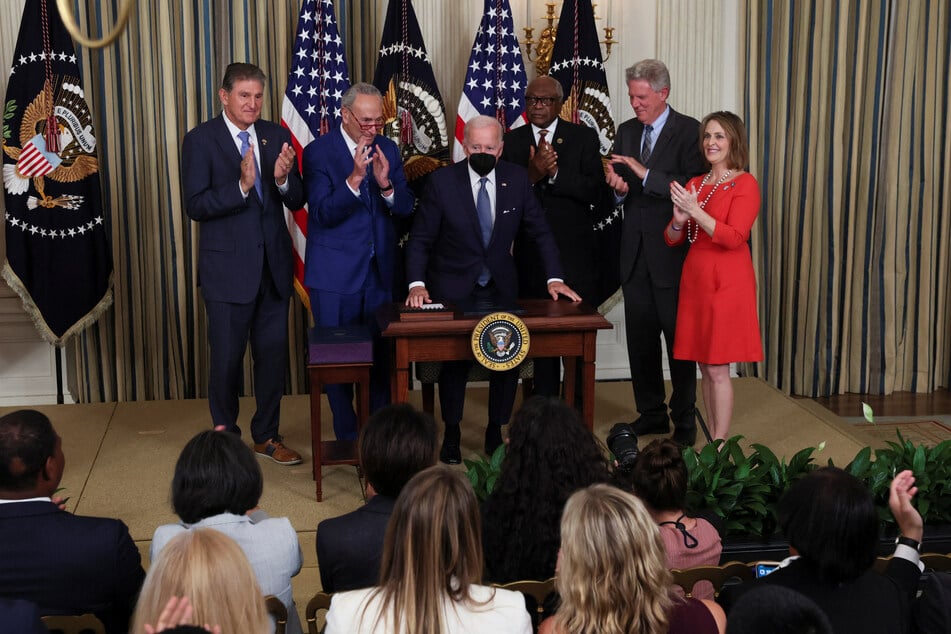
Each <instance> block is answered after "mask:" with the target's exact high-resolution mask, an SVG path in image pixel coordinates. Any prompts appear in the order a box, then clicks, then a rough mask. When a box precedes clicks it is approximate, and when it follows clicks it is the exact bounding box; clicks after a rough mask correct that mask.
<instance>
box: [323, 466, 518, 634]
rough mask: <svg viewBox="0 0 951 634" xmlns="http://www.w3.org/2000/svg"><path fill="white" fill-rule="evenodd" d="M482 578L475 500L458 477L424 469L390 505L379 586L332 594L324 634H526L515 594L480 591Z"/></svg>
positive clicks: (446, 470) (439, 468) (441, 469)
mask: <svg viewBox="0 0 951 634" xmlns="http://www.w3.org/2000/svg"><path fill="white" fill-rule="evenodd" d="M481 579H482V539H481V535H480V521H479V507H478V504H477V502H476V497H475V493H473V491H472V487H471V485H470V484H469V481H468V480H466V478H465V476H464V475H463V474H462V473H460V472H458V471H454V470H452V469H450V468H449V467H445V466H436V467H430V468H429V469H426V470H424V471H421V472H420V473H418V474H416V475H415V476H413V478H412V479H411V480H410V481H409V482H408V483H407V484H406V486H405V487H404V488H403V491H402V492H401V493H400V496H399V498H397V500H396V505H395V507H394V508H393V515H392V516H391V517H390V523H389V526H388V527H387V530H386V539H385V541H384V544H383V561H382V565H381V566H380V585H379V586H378V587H376V588H366V589H363V590H354V591H351V592H343V593H338V594H335V595H334V597H333V602H332V603H331V605H330V611H329V612H328V613H327V629H326V634H339V633H346V634H351V633H354V632H356V633H361V634H362V633H371V632H372V633H376V632H379V633H384V632H385V633H387V634H402V633H406V634H416V633H418V632H426V633H427V634H439V633H442V634H450V633H456V632H473V633H474V632H493V633H498V634H505V633H509V632H511V633H513V634H530V632H531V631H532V626H531V620H530V618H529V615H528V612H527V611H526V610H525V601H524V599H523V598H522V595H521V594H519V593H517V592H511V591H508V590H502V589H495V588H490V587H486V586H483V585H479V582H480V581H481Z"/></svg>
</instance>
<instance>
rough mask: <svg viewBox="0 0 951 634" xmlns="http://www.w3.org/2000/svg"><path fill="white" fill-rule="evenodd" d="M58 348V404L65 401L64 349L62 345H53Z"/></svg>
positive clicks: (55, 348)
mask: <svg viewBox="0 0 951 634" xmlns="http://www.w3.org/2000/svg"><path fill="white" fill-rule="evenodd" d="M53 349H54V350H56V404H57V405H62V404H63V403H65V402H66V401H65V399H64V398H63V349H62V348H61V347H60V346H53Z"/></svg>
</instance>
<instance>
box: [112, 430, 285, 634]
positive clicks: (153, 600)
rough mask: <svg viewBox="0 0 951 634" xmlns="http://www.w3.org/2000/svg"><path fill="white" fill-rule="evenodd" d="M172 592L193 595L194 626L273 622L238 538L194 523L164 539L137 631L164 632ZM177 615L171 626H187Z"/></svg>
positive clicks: (250, 627) (248, 631)
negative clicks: (187, 528) (192, 526)
mask: <svg viewBox="0 0 951 634" xmlns="http://www.w3.org/2000/svg"><path fill="white" fill-rule="evenodd" d="M215 433H219V434H221V435H223V436H232V434H229V433H227V432H215ZM234 438H236V439H237V436H234ZM239 442H240V440H239ZM249 451H250V449H249ZM173 597H178V598H179V599H182V598H185V599H187V600H188V603H189V605H190V606H191V618H192V622H191V623H190V625H199V624H200V626H204V628H205V629H208V630H211V631H215V632H224V633H225V634H232V633H234V634H237V633H238V632H240V633H241V634H266V633H267V632H270V631H271V630H272V627H273V626H272V624H271V621H270V620H269V619H268V615H267V609H266V608H265V605H264V595H263V594H261V590H260V588H259V587H258V579H257V576H256V575H255V571H254V570H253V569H252V568H251V564H250V563H249V562H248V558H247V557H245V555H244V552H243V551H242V549H241V547H240V546H239V545H238V544H237V542H235V541H234V540H233V539H231V538H230V537H228V536H227V535H225V534H224V533H223V532H221V531H218V530H214V529H211V528H192V529H191V530H187V531H182V532H180V533H178V534H177V535H175V536H174V537H172V538H171V539H170V540H169V541H168V543H167V544H165V547H164V548H163V549H162V550H161V552H159V555H158V559H153V560H152V565H151V566H150V567H149V574H148V576H147V577H146V578H145V584H144V585H143V586H142V594H141V596H139V603H138V605H137V606H136V608H135V616H134V617H133V619H132V630H131V631H132V632H133V634H151V633H152V632H157V631H162V630H160V629H156V627H157V625H156V627H153V624H162V626H163V627H164V626H165V622H166V621H168V620H169V619H170V617H169V612H168V610H169V605H170V599H172V598H173ZM175 620H176V621H177V622H173V623H171V624H170V625H184V623H183V622H182V619H175Z"/></svg>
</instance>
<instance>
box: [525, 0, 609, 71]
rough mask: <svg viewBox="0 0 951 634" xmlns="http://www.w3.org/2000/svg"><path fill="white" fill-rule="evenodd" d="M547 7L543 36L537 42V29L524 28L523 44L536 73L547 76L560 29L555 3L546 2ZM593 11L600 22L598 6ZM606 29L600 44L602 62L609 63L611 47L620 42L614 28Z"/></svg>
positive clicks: (607, 27) (594, 6)
mask: <svg viewBox="0 0 951 634" xmlns="http://www.w3.org/2000/svg"><path fill="white" fill-rule="evenodd" d="M545 6H546V7H547V8H548V12H547V13H546V14H545V16H544V17H543V18H542V20H545V21H546V22H547V24H546V25H545V27H544V28H543V29H542V32H541V35H540V36H539V38H538V39H537V40H536V39H534V36H535V29H534V27H530V26H524V27H522V30H523V31H525V38H524V40H523V43H524V44H525V56H526V57H528V61H530V62H535V71H536V73H537V74H538V75H547V74H548V69H549V67H550V66H551V53H552V50H553V49H554V48H555V36H556V35H557V30H558V27H557V25H556V24H555V23H556V22H557V21H558V16H557V15H555V3H554V2H546V3H545ZM591 8H592V10H593V11H594V19H595V21H597V20H600V19H601V18H599V17H598V14H597V8H598V5H596V4H592V5H591ZM603 28H604V39H603V40H601V41H600V44H603V45H604V55H602V58H601V59H602V61H605V62H606V61H608V58H609V57H611V46H613V45H614V44H617V43H618V40H616V39H614V27H613V26H606V27H603ZM532 47H534V53H535V56H534V57H532Z"/></svg>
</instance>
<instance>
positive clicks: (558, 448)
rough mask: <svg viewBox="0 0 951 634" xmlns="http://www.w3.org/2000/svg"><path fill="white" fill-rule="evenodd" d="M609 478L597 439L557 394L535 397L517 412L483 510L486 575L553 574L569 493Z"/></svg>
mask: <svg viewBox="0 0 951 634" xmlns="http://www.w3.org/2000/svg"><path fill="white" fill-rule="evenodd" d="M609 479H610V473H609V472H608V465H607V461H606V460H605V457H604V453H603V451H602V449H601V446H600V445H599V444H598V441H597V440H596V439H595V437H594V435H593V434H592V433H591V431H590V430H589V429H588V428H587V427H585V426H584V424H583V423H582V422H581V419H580V418H579V417H578V413H577V412H576V411H575V410H573V409H572V408H571V407H569V406H568V405H567V404H566V403H565V402H564V401H562V400H560V399H558V398H546V397H542V396H534V397H532V398H530V399H528V400H527V401H525V404H524V405H523V406H522V408H521V409H520V410H519V411H518V412H517V413H516V414H515V417H514V419H513V421H512V427H511V430H510V432H509V445H508V451H507V453H506V454H505V460H504V461H503V462H502V471H501V473H500V474H499V479H498V483H497V484H496V487H495V491H493V493H492V494H491V495H490V496H489V497H488V499H487V500H486V501H485V504H484V505H483V507H482V519H483V524H482V526H483V529H482V531H483V533H482V534H483V540H482V542H483V545H484V550H485V565H486V579H488V580H489V581H492V582H495V583H507V582H509V581H517V580H520V579H549V578H550V577H552V576H553V575H554V574H555V560H556V559H557V557H558V542H559V535H558V522H559V520H560V519H561V511H562V509H563V508H564V506H565V502H566V501H567V500H568V497H569V496H570V495H571V494H572V493H574V492H575V491H577V490H578V489H582V488H584V487H586V486H588V485H591V484H595V483H597V482H607V481H608V480H609Z"/></svg>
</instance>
